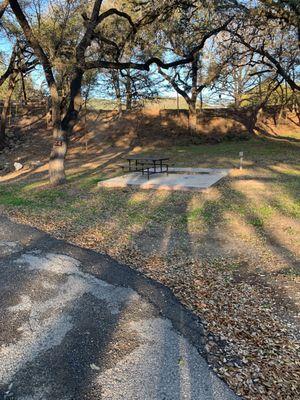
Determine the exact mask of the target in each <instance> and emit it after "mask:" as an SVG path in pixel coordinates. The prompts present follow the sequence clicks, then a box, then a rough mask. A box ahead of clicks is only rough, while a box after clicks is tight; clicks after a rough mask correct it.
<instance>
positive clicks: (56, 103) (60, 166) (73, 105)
mask: <svg viewBox="0 0 300 400" xmlns="http://www.w3.org/2000/svg"><path fill="white" fill-rule="evenodd" d="M82 78H83V71H82V70H81V69H79V68H75V70H74V73H73V77H72V81H71V87H70V103H69V107H68V109H67V112H66V115H65V117H64V118H63V120H62V121H61V101H60V99H59V98H58V96H57V95H56V93H57V92H56V91H54V92H53V93H51V99H52V122H53V139H54V143H53V146H52V151H51V154H50V161H49V177H50V183H51V185H54V186H57V185H61V184H63V183H65V182H66V175H65V157H66V154H67V149H68V137H69V136H70V135H71V134H72V131H73V127H74V125H75V124H76V122H77V120H78V114H79V111H80V109H81V106H82V98H81V84H82Z"/></svg>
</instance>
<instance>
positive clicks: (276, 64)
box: [228, 30, 300, 90]
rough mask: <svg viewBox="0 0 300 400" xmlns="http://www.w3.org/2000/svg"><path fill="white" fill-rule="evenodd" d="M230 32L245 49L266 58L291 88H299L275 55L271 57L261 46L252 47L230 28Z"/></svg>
mask: <svg viewBox="0 0 300 400" xmlns="http://www.w3.org/2000/svg"><path fill="white" fill-rule="evenodd" d="M228 32H230V33H231V34H233V35H234V36H236V37H237V38H238V39H239V41H240V43H241V44H243V45H244V46H245V47H246V48H247V49H249V50H251V51H252V52H255V53H257V54H260V55H261V56H262V57H265V58H267V59H268V60H269V61H270V62H271V63H272V64H273V66H274V67H275V69H276V71H277V72H278V74H279V75H281V76H282V77H283V79H284V80H286V81H287V83H288V84H289V85H290V87H291V88H292V89H293V90H300V86H299V85H298V84H297V83H296V82H295V81H294V80H293V79H292V78H291V77H290V75H289V74H288V73H287V72H286V71H285V70H284V68H283V67H282V66H281V64H280V62H279V61H277V60H276V58H275V57H273V56H272V55H271V54H270V53H269V52H268V51H267V50H265V49H264V47H263V46H261V47H254V46H251V44H249V43H248V42H246V40H245V39H244V38H243V36H242V35H240V34H239V33H237V32H233V31H231V30H228ZM265 64H266V65H268V66H270V64H267V63H265Z"/></svg>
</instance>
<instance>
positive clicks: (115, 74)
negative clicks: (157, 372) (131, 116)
mask: <svg viewBox="0 0 300 400" xmlns="http://www.w3.org/2000/svg"><path fill="white" fill-rule="evenodd" d="M111 74H112V79H113V86H114V89H115V95H116V100H117V106H118V116H119V117H121V115H122V113H123V108H122V96H121V89H120V79H119V71H116V70H112V73H111Z"/></svg>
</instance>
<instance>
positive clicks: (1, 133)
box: [0, 72, 17, 149]
mask: <svg viewBox="0 0 300 400" xmlns="http://www.w3.org/2000/svg"><path fill="white" fill-rule="evenodd" d="M16 81H17V73H16V72H14V73H12V74H11V75H10V77H9V83H8V90H7V93H6V99H5V101H4V104H3V108H2V113H1V124H0V149H3V147H4V146H5V144H6V135H5V131H6V121H7V115H8V110H9V105H10V100H11V96H12V94H13V92H14V89H15V86H16Z"/></svg>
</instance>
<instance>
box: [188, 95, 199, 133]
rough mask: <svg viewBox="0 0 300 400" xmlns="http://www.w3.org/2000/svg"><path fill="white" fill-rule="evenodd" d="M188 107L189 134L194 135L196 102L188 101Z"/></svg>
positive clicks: (195, 129) (195, 130) (195, 128)
mask: <svg viewBox="0 0 300 400" xmlns="http://www.w3.org/2000/svg"><path fill="white" fill-rule="evenodd" d="M188 106H189V130H190V132H191V133H196V132H197V130H198V127H197V109H196V102H192V101H190V102H189V103H188Z"/></svg>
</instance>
